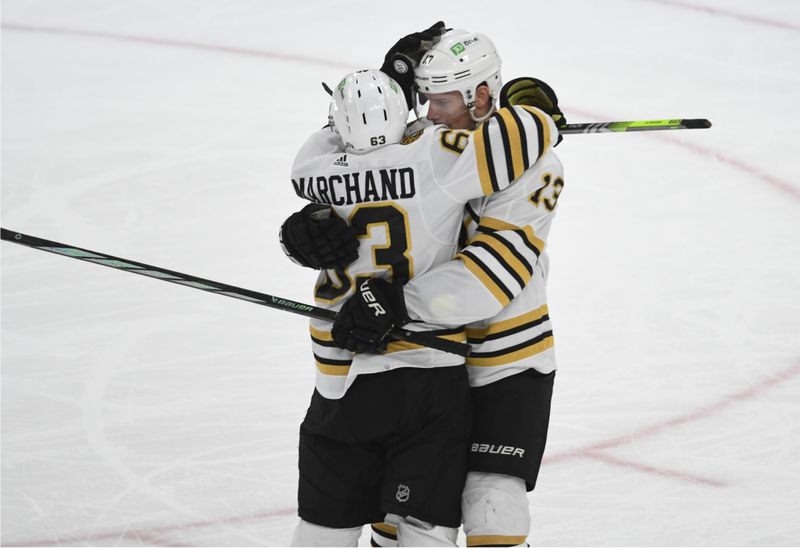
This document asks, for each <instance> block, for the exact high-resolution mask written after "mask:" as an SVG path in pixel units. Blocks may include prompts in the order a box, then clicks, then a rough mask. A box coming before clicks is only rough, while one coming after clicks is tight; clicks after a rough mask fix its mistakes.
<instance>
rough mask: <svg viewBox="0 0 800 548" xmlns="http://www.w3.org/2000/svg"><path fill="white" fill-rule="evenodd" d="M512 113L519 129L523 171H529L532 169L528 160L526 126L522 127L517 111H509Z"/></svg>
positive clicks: (512, 109) (513, 109) (511, 109)
mask: <svg viewBox="0 0 800 548" xmlns="http://www.w3.org/2000/svg"><path fill="white" fill-rule="evenodd" d="M508 110H509V112H510V113H511V116H513V117H514V120H515V121H516V122H517V127H519V144H520V147H522V169H523V170H525V169H528V168H529V167H530V165H531V164H530V160H529V159H528V137H527V136H526V135H525V126H523V125H522V120H520V117H519V115H518V114H517V109H515V108H510V109H508Z"/></svg>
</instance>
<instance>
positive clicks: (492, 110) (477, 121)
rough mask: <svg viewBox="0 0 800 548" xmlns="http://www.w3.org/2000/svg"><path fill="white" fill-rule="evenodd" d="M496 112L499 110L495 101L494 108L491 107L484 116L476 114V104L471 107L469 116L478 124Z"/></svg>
mask: <svg viewBox="0 0 800 548" xmlns="http://www.w3.org/2000/svg"><path fill="white" fill-rule="evenodd" d="M495 112H497V108H495V106H494V103H492V108H490V109H489V111H488V112H487V113H486V114H484V115H483V116H475V107H474V106H473V107H472V108H471V109H469V116H470V118H472V120H473V121H474V122H475V125H478V124H482V123H483V122H485V121H486V120H488V119H489V117H491V115H492V114H494V113H495Z"/></svg>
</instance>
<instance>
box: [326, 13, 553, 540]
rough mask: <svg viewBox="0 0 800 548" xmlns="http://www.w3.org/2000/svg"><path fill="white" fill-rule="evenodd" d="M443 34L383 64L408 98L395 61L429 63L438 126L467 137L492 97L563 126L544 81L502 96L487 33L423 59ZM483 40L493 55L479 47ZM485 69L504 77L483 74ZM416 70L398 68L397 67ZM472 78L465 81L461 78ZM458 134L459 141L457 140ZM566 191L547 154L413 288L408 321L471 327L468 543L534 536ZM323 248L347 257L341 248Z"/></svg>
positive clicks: (406, 41) (472, 210)
mask: <svg viewBox="0 0 800 548" xmlns="http://www.w3.org/2000/svg"><path fill="white" fill-rule="evenodd" d="M443 27H444V25H443V24H442V23H438V24H437V25H434V26H433V27H431V28H430V29H427V30H426V31H423V32H421V33H415V34H412V35H409V36H406V37H405V38H403V39H401V40H400V41H399V42H398V43H397V44H396V45H395V46H394V47H393V48H392V50H390V51H389V53H388V54H387V55H386V60H385V63H384V66H383V67H382V69H383V70H385V71H387V72H389V73H392V74H393V76H396V77H397V79H398V80H399V81H401V82H403V83H404V84H405V88H404V91H405V92H406V94H407V96H408V97H409V98H411V96H412V94H411V90H410V89H409V88H410V86H411V84H412V82H413V74H411V73H409V72H408V71H405V72H401V73H399V74H398V73H397V71H396V70H395V69H396V67H397V65H395V64H394V61H396V60H397V59H398V58H399V59H408V58H411V60H413V61H417V62H419V61H421V62H422V65H421V66H420V67H419V68H418V70H417V71H416V76H417V83H418V85H419V88H420V90H422V93H423V97H424V98H427V99H428V107H427V108H428V118H429V119H430V120H431V121H433V122H436V123H441V124H445V125H447V126H449V127H450V128H452V129H462V130H471V129H473V128H474V126H475V124H477V123H478V122H479V121H481V120H485V119H487V118H488V117H489V116H491V115H492V114H494V112H495V111H494V105H493V100H494V99H493V98H496V97H497V96H498V94H499V96H500V97H499V98H500V103H501V105H502V106H508V105H509V104H529V105H530V104H532V105H536V106H541V107H543V108H544V110H546V111H547V112H548V113H549V114H551V115H552V116H553V118H554V119H556V120H558V121H559V122H561V123H564V122H565V121H564V119H563V115H562V114H561V112H560V110H559V109H558V104H557V99H556V97H555V94H554V93H553V92H552V90H551V89H550V88H549V87H548V86H547V85H546V84H544V83H543V82H540V81H538V80H535V79H531V78H521V79H518V80H515V81H513V82H510V83H509V84H508V85H506V86H505V87H504V88H503V89H502V90H501V91H500V92H499V93H498V88H499V86H500V71H499V65H500V61H499V58H498V57H497V56H496V53H495V52H494V51H493V50H494V48H493V46H491V42H489V41H488V39H486V38H485V37H484V36H482V35H474V34H464V33H461V32H451V33H448V34H446V35H445V39H443V40H442V41H441V42H440V43H439V44H437V45H436V46H435V47H433V49H431V50H430V51H429V52H428V51H425V50H427V49H428V48H429V47H430V46H431V45H433V42H434V41H435V38H436V35H437V31H439V33H441V30H443ZM481 43H483V44H484V45H485V46H486V47H484V48H483V49H481V48H480V47H476V46H475V44H478V45H480V44H481ZM425 45H427V47H424V46H425ZM423 51H425V53H424V54H423ZM491 53H494V55H491ZM459 54H460V55H459ZM487 60H491V61H493V63H490V62H487ZM481 62H484V64H485V65H486V66H490V67H492V66H495V65H496V67H495V68H496V70H493V69H492V68H489V69H487V68H486V67H485V66H484V67H483V70H481V67H480V63H481ZM411 64H412V63H406V64H405V65H404V64H403V63H401V64H400V69H407V68H408V67H409V66H410V65H411ZM465 71H466V72H468V74H467V76H466V77H465V78H463V79H459V80H456V79H455V78H454V76H455V75H458V74H462V75H463V74H464V72H465ZM470 73H471V74H470ZM448 77H449V78H448ZM495 117H498V114H495ZM499 118H501V119H502V118H503V114H502V113H499ZM452 135H453V136H454V137H453V142H457V140H458V139H459V138H460V137H458V135H460V133H458V132H454V133H452ZM513 161H514V159H513V158H511V162H510V163H512V164H513ZM562 187H563V176H562V168H561V164H560V162H559V161H558V159H557V158H556V157H555V155H554V154H553V153H552V152H548V153H546V154H545V156H544V157H543V158H542V159H540V160H539V162H538V163H537V164H536V165H535V166H534V168H533V169H531V170H529V171H528V172H527V173H526V174H525V176H524V177H523V178H522V180H521V181H520V182H519V183H518V184H517V185H514V186H512V187H511V188H509V189H507V190H505V191H503V192H500V193H497V194H493V195H491V196H489V197H487V198H484V199H479V200H475V201H473V202H470V204H469V205H468V207H467V211H468V212H469V216H468V218H467V225H468V231H469V235H470V246H469V247H467V248H466V249H464V250H463V251H462V253H461V255H460V256H459V260H457V261H453V262H452V263H449V264H447V265H445V266H443V267H440V268H437V269H433V270H431V271H429V272H428V273H426V274H424V275H422V276H418V277H416V278H414V279H413V280H412V281H411V282H410V283H409V284H408V285H407V286H406V287H405V291H404V293H405V304H406V307H407V310H408V311H410V312H409V313H410V315H411V316H412V317H417V318H424V319H436V321H441V322H443V323H445V324H454V325H457V324H460V323H468V322H470V321H474V322H475V323H473V324H472V325H470V326H469V327H468V331H467V333H468V335H469V337H470V342H471V343H472V344H473V345H474V351H473V354H472V356H471V357H470V358H468V360H467V364H468V370H469V373H470V384H471V385H472V386H473V390H472V393H473V398H474V403H475V410H476V413H475V427H474V430H473V436H472V443H471V446H470V449H471V451H470V462H469V470H470V472H469V474H468V479H467V486H466V489H465V491H464V499H463V513H464V516H463V519H464V528H465V532H466V534H467V542H468V545H472V546H479V545H485V544H492V545H498V544H499V545H514V544H523V543H525V542H526V537H527V534H528V531H529V527H530V518H529V512H528V501H527V496H526V491H530V490H532V489H533V487H534V485H535V483H536V478H537V475H538V469H539V466H540V463H541V458H542V454H543V451H544V445H545V440H546V435H547V425H548V422H549V412H550V399H551V395H552V386H553V377H554V371H555V361H554V355H553V350H552V346H553V336H552V329H551V326H550V322H549V315H548V311H547V304H546V296H545V284H544V282H545V279H546V276H547V258H546V255H545V253H544V251H543V245H544V241H545V240H546V237H547V233H548V232H549V228H550V223H551V220H552V216H553V214H554V210H555V207H556V202H557V199H558V195H559V193H560V191H561V188H562ZM323 241H324V238H321V239H320V242H323ZM323 246H326V247H327V248H328V249H341V246H340V245H338V244H337V243H334V244H333V245H331V244H330V243H329V242H326V243H325V244H323ZM441 280H445V281H446V282H448V283H446V284H444V285H443V284H442V283H441ZM501 308H502V309H501ZM493 314H495V315H494V317H491V319H489V320H486V319H485V318H487V317H490V316H492V315H493ZM395 534H396V529H395V528H394V527H393V526H392V525H391V524H386V523H383V524H375V525H374V526H373V543H375V544H381V545H391V544H392V542H393V538H394V537H395Z"/></svg>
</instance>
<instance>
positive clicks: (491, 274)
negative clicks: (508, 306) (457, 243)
mask: <svg viewBox="0 0 800 548" xmlns="http://www.w3.org/2000/svg"><path fill="white" fill-rule="evenodd" d="M461 254H462V255H466V256H467V257H469V258H470V259H472V261H473V262H474V263H475V264H476V265H477V266H478V268H480V269H481V270H482V271H483V273H484V274H486V276H488V277H489V279H490V280H492V281H493V282H494V283H495V284H497V287H498V288H500V291H502V292H503V293H504V294H505V296H506V297H508V300H509V301H513V300H514V294H513V293H512V292H511V291H510V290H509V289H508V288H507V287H506V285H505V284H504V283H503V281H502V280H501V279H500V278H498V277H497V275H495V273H494V272H492V269H491V268H489V267H488V266H486V265H485V264H484V262H483V261H481V260H480V259H479V258H478V257H476V256H475V254H474V253H470V252H469V251H468V250H466V249H465V250H463V251H462V252H461Z"/></svg>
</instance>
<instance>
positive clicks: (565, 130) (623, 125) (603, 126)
mask: <svg viewBox="0 0 800 548" xmlns="http://www.w3.org/2000/svg"><path fill="white" fill-rule="evenodd" d="M710 127H711V122H710V121H709V120H706V119H705V118H676V119H672V120H633V121H630V122H591V123H585V124H567V125H565V126H562V127H560V128H559V129H558V132H559V133H560V134H561V135H574V134H581V133H626V132H629V131H660V130H667V129H707V128H710Z"/></svg>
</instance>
